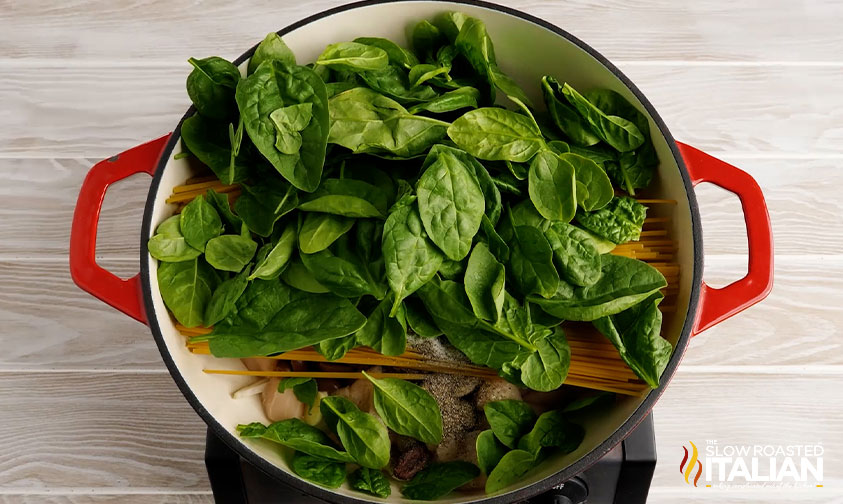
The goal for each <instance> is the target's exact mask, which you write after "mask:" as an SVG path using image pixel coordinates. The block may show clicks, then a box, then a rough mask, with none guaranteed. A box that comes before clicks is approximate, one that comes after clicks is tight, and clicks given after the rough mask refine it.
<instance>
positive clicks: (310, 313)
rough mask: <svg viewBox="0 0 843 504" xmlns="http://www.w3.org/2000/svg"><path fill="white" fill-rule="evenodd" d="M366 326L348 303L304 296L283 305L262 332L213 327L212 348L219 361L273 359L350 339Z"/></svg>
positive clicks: (238, 326)
mask: <svg viewBox="0 0 843 504" xmlns="http://www.w3.org/2000/svg"><path fill="white" fill-rule="evenodd" d="M365 323H366V317H364V316H363V314H362V313H360V312H359V311H357V308H355V307H354V305H352V304H351V303H350V302H349V301H348V300H347V299H343V298H339V297H336V296H332V295H318V294H302V295H301V296H299V297H297V298H295V299H293V300H292V301H290V302H289V303H287V304H285V305H283V306H282V307H281V309H280V310H279V311H278V312H277V313H275V314H274V316H273V317H272V319H271V320H270V321H269V322H268V323H267V324H266V326H264V327H263V328H257V329H256V328H255V327H253V326H244V325H229V326H216V327H214V330H213V332H212V333H211V334H210V335H209V344H210V347H211V354H212V355H214V356H216V357H238V358H243V357H254V356H260V355H270V354H274V353H280V352H287V351H290V350H296V349H298V348H303V347H306V346H309V345H315V344H317V343H319V342H321V341H326V340H330V339H335V338H341V337H343V336H347V335H349V334H351V333H353V332H355V331H357V330H358V329H360V328H361V327H362V326H363V324H365Z"/></svg>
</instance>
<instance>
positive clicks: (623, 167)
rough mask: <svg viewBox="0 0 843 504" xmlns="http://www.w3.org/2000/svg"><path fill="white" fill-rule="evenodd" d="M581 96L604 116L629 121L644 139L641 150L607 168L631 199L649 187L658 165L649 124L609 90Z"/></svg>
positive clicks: (626, 154) (624, 99) (624, 154)
mask: <svg viewBox="0 0 843 504" xmlns="http://www.w3.org/2000/svg"><path fill="white" fill-rule="evenodd" d="M584 96H585V97H586V98H587V99H588V100H589V101H590V102H591V103H593V104H594V105H595V106H596V107H597V108H599V109H601V110H603V111H604V112H605V113H607V114H613V115H616V116H619V117H623V118H624V119H627V120H629V121H632V122H633V123H634V124H635V125H636V126H637V127H638V129H639V130H640V131H641V134H643V135H644V137H645V140H644V143H643V144H642V145H641V147H639V148H638V149H635V150H634V151H631V152H624V153H623V154H621V155H620V156H619V158H618V162H617V163H611V164H610V165H607V166H610V167H611V168H610V170H609V171H610V174H611V175H612V176H613V178H614V179H615V181H616V182H617V183H618V185H620V186H622V187H624V188H625V189H626V191H627V192H628V193H629V194H631V195H633V196H634V195H635V189H641V188H645V187H647V186H648V185H650V181H651V180H652V178H653V174H654V173H655V170H656V167H657V166H658V164H659V158H658V155H657V154H656V149H655V147H653V142H652V139H651V138H650V122H649V121H648V120H647V117H646V116H645V115H644V114H642V113H641V112H639V111H638V109H637V108H635V107H634V106H633V105H632V104H631V103H629V102H628V101H627V100H626V98H624V97H623V96H621V95H620V94H618V93H616V92H614V91H612V90H609V89H594V90H591V91H588V92H587V93H585V94H584Z"/></svg>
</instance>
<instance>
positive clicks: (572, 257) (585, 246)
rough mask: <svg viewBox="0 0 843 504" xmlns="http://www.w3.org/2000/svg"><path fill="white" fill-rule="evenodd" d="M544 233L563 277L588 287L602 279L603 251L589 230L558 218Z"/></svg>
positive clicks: (575, 283) (554, 261)
mask: <svg viewBox="0 0 843 504" xmlns="http://www.w3.org/2000/svg"><path fill="white" fill-rule="evenodd" d="M544 235H545V237H546V238H547V241H548V243H550V248H552V249H553V263H554V264H555V265H556V269H557V270H558V271H559V274H560V275H561V276H562V279H563V280H565V281H567V282H569V283H572V284H574V285H579V286H582V287H585V286H588V285H593V284H594V283H595V282H597V281H598V280H599V279H600V275H601V271H600V251H599V250H598V249H597V247H596V246H595V245H594V242H593V240H592V239H591V237H590V236H589V235H588V233H587V232H585V231H583V230H582V229H579V228H578V227H576V226H572V225H570V224H566V223H564V222H554V223H552V224H551V225H550V227H548V229H546V230H545V232H544Z"/></svg>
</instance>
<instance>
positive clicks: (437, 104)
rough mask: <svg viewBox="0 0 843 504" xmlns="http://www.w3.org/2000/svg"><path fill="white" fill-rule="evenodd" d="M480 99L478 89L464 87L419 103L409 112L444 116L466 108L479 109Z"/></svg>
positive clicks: (408, 110)
mask: <svg viewBox="0 0 843 504" xmlns="http://www.w3.org/2000/svg"><path fill="white" fill-rule="evenodd" d="M479 98H480V91H477V89H476V88H473V87H471V86H462V87H459V88H457V89H454V90H453V91H448V92H447V93H444V94H441V95H439V96H437V97H436V98H433V99H431V100H429V101H425V102H422V103H417V104H416V105H413V106H412V107H410V108H409V109H407V112H409V113H410V114H417V113H419V112H422V111H425V112H431V113H434V114H444V113H445V112H453V111H455V110H460V109H464V108H477V102H478V100H479Z"/></svg>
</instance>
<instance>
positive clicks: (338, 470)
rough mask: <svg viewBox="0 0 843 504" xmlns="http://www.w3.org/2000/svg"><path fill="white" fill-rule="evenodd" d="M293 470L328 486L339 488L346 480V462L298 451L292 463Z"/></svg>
mask: <svg viewBox="0 0 843 504" xmlns="http://www.w3.org/2000/svg"><path fill="white" fill-rule="evenodd" d="M291 465H292V468H293V472H294V473H296V474H297V475H299V476H301V477H302V478H304V479H306V480H308V481H312V482H313V483H316V484H317V485H321V486H324V487H326V488H339V486H340V485H342V483H343V482H344V481H345V476H346V473H345V464H342V463H338V462H332V461H330V460H325V459H323V458H321V457H314V456H312V455H306V454H304V453H300V452H296V453H295V454H294V455H293V463H292V464H291Z"/></svg>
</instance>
